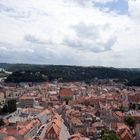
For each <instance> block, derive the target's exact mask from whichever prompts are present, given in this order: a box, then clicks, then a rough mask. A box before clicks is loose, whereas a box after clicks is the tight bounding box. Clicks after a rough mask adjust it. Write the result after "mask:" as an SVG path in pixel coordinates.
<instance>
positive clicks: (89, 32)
mask: <svg viewBox="0 0 140 140" xmlns="http://www.w3.org/2000/svg"><path fill="white" fill-rule="evenodd" d="M108 27H109V26H108ZM72 28H73V29H74V31H75V33H76V35H77V38H72V39H70V38H69V37H65V39H64V44H66V45H67V46H69V47H72V48H76V49H80V50H86V51H92V52H96V53H100V52H105V51H110V50H112V47H113V45H114V44H115V42H116V37H115V36H113V37H110V38H109V39H106V40H105V41H103V39H102V37H101V36H102V35H101V31H102V30H104V26H95V25H89V26H87V25H85V24H84V23H79V24H78V25H77V26H73V27H72Z"/></svg>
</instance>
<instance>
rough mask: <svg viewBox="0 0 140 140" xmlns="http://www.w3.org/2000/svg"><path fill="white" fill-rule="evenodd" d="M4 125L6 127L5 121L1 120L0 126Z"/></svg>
mask: <svg viewBox="0 0 140 140" xmlns="http://www.w3.org/2000/svg"><path fill="white" fill-rule="evenodd" d="M3 125H4V122H3V119H1V118H0V126H3Z"/></svg>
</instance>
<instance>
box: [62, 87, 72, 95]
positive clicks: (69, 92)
mask: <svg viewBox="0 0 140 140" xmlns="http://www.w3.org/2000/svg"><path fill="white" fill-rule="evenodd" d="M60 96H63V97H66V96H73V91H72V90H71V88H61V89H60Z"/></svg>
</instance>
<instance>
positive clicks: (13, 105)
mask: <svg viewBox="0 0 140 140" xmlns="http://www.w3.org/2000/svg"><path fill="white" fill-rule="evenodd" d="M7 105H8V112H9V113H12V112H14V111H16V110H17V105H16V99H11V100H8V102H7Z"/></svg>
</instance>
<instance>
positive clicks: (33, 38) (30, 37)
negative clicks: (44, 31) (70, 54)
mask: <svg viewBox="0 0 140 140" xmlns="http://www.w3.org/2000/svg"><path fill="white" fill-rule="evenodd" d="M24 40H25V41H27V42H30V43H35V44H47V42H46V41H42V40H41V39H40V38H37V37H36V36H34V35H30V34H28V35H25V37H24Z"/></svg>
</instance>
